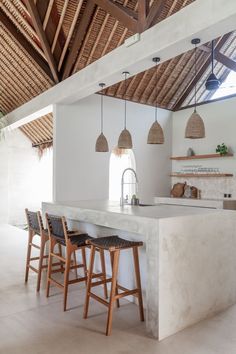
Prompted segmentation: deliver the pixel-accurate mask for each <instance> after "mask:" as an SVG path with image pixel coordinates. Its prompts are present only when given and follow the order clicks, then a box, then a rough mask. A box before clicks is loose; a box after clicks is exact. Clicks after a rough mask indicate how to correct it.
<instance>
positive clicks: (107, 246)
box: [84, 236, 144, 336]
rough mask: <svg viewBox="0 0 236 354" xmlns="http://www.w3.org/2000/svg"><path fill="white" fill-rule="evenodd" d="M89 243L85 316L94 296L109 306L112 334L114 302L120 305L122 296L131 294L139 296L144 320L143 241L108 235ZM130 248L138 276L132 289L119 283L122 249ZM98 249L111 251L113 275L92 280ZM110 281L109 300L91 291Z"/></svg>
mask: <svg viewBox="0 0 236 354" xmlns="http://www.w3.org/2000/svg"><path fill="white" fill-rule="evenodd" d="M87 243H88V244H89V245H91V254H90V265H89V273H88V283H87V291H86V300H85V305H84V318H87V316H88V308H89V300H90V297H91V298H93V299H94V300H97V301H99V302H100V303H102V304H103V305H105V306H107V307H108V317H107V327H106V335H107V336H109V335H110V334H111V327H112V315H113V307H114V303H115V302H116V303H117V306H118V307H119V299H120V298H122V297H125V296H129V295H134V296H136V297H137V298H138V305H139V314H140V320H141V321H144V312H143V300H142V289H141V280H140V269H139V256H138V247H140V246H142V245H143V242H134V241H127V240H124V239H122V238H120V237H118V236H108V237H101V238H96V239H93V240H88V241H87ZM129 248H131V249H132V251H133V258H134V270H135V278H136V289H132V290H129V289H127V288H125V287H123V286H121V285H119V284H118V283H117V273H118V265H119V256H120V251H122V250H124V249H129ZM96 249H100V250H107V251H109V253H110V257H111V266H112V277H111V278H106V279H104V280H103V281H96V282H92V276H91V275H92V274H93V267H94V255H95V250H96ZM109 282H111V291H110V297H109V301H106V300H104V299H103V298H102V297H100V296H97V295H96V294H94V293H93V292H91V288H93V287H96V286H98V285H101V284H103V283H109ZM119 290H122V292H121V293H119Z"/></svg>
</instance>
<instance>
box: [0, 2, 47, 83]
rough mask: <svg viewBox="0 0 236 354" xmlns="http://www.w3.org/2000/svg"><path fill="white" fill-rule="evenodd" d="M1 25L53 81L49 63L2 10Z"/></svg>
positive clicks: (0, 10) (0, 12)
mask: <svg viewBox="0 0 236 354" xmlns="http://www.w3.org/2000/svg"><path fill="white" fill-rule="evenodd" d="M0 23H1V24H2V25H3V26H4V27H5V28H6V30H7V31H8V32H9V33H10V34H11V36H12V37H13V38H15V40H16V41H17V42H18V43H19V45H20V46H21V47H22V48H23V49H24V50H25V51H26V52H27V54H28V55H29V56H30V57H31V58H32V60H33V61H34V62H36V63H37V64H38V66H39V67H40V68H41V69H42V71H43V72H44V73H45V74H46V75H47V76H48V77H50V78H51V79H52V80H53V76H52V73H51V70H50V68H49V66H48V63H47V62H46V61H45V60H44V59H43V58H42V56H41V55H40V54H39V53H38V52H37V50H36V49H34V47H32V45H31V44H30V43H29V42H28V41H27V39H26V38H25V37H24V35H23V34H22V33H21V32H20V31H18V30H17V28H16V27H15V26H14V24H13V23H12V22H11V21H10V20H9V18H8V17H7V15H6V14H5V13H4V12H3V11H2V9H0Z"/></svg>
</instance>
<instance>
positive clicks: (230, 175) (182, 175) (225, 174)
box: [170, 173, 233, 178]
mask: <svg viewBox="0 0 236 354" xmlns="http://www.w3.org/2000/svg"><path fill="white" fill-rule="evenodd" d="M170 177H186V178H191V177H194V178H199V177H233V174H232V173H171V175H170Z"/></svg>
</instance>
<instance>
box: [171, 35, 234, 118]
mask: <svg viewBox="0 0 236 354" xmlns="http://www.w3.org/2000/svg"><path fill="white" fill-rule="evenodd" d="M230 36H231V33H228V34H225V35H224V36H223V37H222V38H221V39H220V41H219V42H218V44H217V45H216V47H215V48H216V51H220V49H221V48H222V47H223V45H224V44H225V42H226V41H227V40H228V39H229V37H230ZM210 64H211V57H210V56H208V58H207V60H206V61H205V63H204V64H203V65H202V67H201V68H200V70H199V71H198V73H197V75H196V76H195V77H194V78H193V80H192V81H191V82H190V84H189V85H188V86H187V88H186V90H185V92H184V93H183V95H182V96H181V97H180V99H179V100H178V101H177V102H176V104H175V106H174V111H175V110H178V109H179V108H180V107H181V106H182V104H183V103H184V101H185V100H186V98H187V97H188V95H189V94H190V93H191V91H192V90H193V88H194V86H195V85H196V84H197V83H198V81H199V80H200V79H201V77H202V76H203V75H204V73H205V72H206V70H207V69H208V67H209V65H210Z"/></svg>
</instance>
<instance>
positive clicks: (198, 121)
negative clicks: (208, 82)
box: [185, 38, 205, 139]
mask: <svg viewBox="0 0 236 354" xmlns="http://www.w3.org/2000/svg"><path fill="white" fill-rule="evenodd" d="M191 43H192V44H194V45H195V63H194V70H195V78H196V76H197V44H199V43H200V39H199V38H195V39H193V40H192V42H191ZM185 138H188V139H201V138H205V126H204V122H203V120H202V118H201V117H200V115H199V114H198V113H197V86H196V84H195V88H194V112H193V113H192V115H191V117H190V118H189V120H188V122H187V125H186V129H185Z"/></svg>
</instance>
